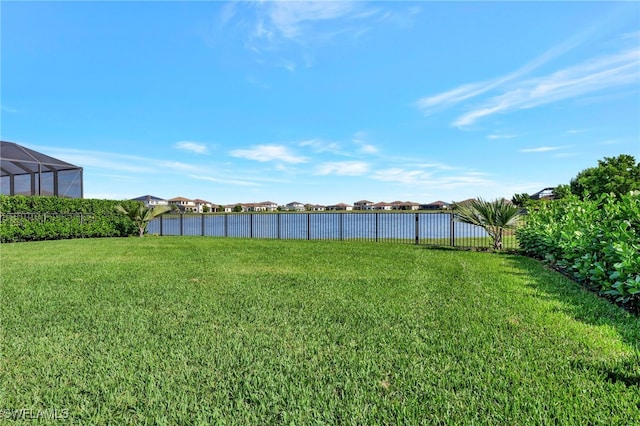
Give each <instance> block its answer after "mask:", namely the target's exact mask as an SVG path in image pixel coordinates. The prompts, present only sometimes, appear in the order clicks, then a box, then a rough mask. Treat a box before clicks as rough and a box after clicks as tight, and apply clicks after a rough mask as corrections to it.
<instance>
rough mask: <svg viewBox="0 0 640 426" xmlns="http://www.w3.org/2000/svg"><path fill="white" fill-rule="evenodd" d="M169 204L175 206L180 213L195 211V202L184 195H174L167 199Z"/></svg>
mask: <svg viewBox="0 0 640 426" xmlns="http://www.w3.org/2000/svg"><path fill="white" fill-rule="evenodd" d="M169 204H170V205H174V206H176V207H177V208H178V209H179V210H180V211H181V212H182V213H187V212H189V213H191V212H195V211H197V207H196V203H195V202H194V201H193V200H190V199H188V198H184V197H175V198H171V199H170V200H169Z"/></svg>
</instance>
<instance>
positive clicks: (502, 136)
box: [487, 133, 516, 140]
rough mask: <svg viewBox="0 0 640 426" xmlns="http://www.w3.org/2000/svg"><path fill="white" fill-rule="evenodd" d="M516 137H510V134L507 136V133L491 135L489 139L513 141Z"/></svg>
mask: <svg viewBox="0 0 640 426" xmlns="http://www.w3.org/2000/svg"><path fill="white" fill-rule="evenodd" d="M515 137H516V135H510V134H505V133H492V134H490V135H487V139H490V140H496V139H513V138H515Z"/></svg>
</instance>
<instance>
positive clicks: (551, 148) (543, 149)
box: [520, 146, 561, 152]
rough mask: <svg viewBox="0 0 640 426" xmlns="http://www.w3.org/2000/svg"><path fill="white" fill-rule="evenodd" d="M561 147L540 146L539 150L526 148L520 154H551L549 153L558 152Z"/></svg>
mask: <svg viewBox="0 0 640 426" xmlns="http://www.w3.org/2000/svg"><path fill="white" fill-rule="evenodd" d="M560 148H561V147H559V146H539V147H537V148H524V149H521V150H520V152H549V151H557V150H559V149H560Z"/></svg>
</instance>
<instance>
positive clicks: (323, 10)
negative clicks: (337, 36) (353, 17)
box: [262, 1, 356, 39]
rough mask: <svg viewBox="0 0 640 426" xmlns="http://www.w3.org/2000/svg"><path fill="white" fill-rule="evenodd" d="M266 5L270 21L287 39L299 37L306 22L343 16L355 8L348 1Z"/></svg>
mask: <svg viewBox="0 0 640 426" xmlns="http://www.w3.org/2000/svg"><path fill="white" fill-rule="evenodd" d="M266 6H267V16H268V18H269V21H270V23H271V24H273V27H274V28H275V30H277V32H278V33H279V34H281V35H282V36H283V37H284V38H287V39H295V38H299V37H300V36H301V34H302V32H303V31H304V25H305V24H306V23H312V22H315V21H327V20H334V19H339V18H343V17H345V16H348V15H350V14H352V13H353V12H354V10H356V5H355V4H354V3H353V2H349V1H340V2H333V1H331V2H328V1H286V2H285V1H277V2H269V3H267V4H266ZM262 25H263V26H264V23H262ZM262 31H264V29H263V30H262Z"/></svg>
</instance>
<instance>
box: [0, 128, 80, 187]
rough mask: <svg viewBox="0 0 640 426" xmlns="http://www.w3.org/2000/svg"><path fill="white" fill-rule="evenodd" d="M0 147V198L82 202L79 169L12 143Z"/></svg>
mask: <svg viewBox="0 0 640 426" xmlns="http://www.w3.org/2000/svg"><path fill="white" fill-rule="evenodd" d="M0 144H1V145H0V163H1V164H0V172H2V174H1V175H0V183H1V184H2V185H1V186H2V194H5V195H53V196H56V197H64V198H82V191H83V188H82V167H78V166H74V165H73V164H70V163H67V162H64V161H62V160H58V159H57V158H53V157H49V156H48V155H45V154H42V153H40V152H37V151H34V150H32V149H29V148H25V147H24V146H22V145H18V144H17V143H14V142H5V141H0Z"/></svg>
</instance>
